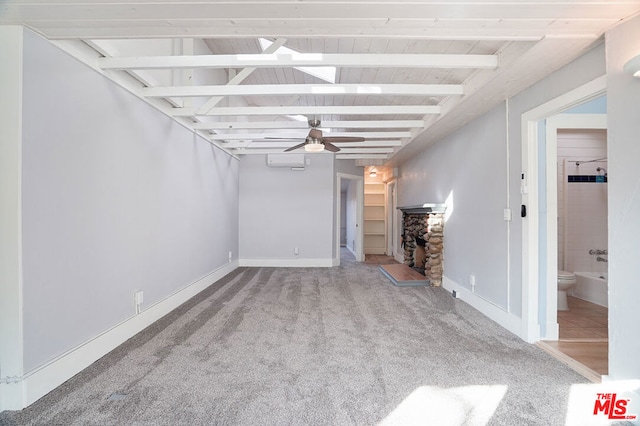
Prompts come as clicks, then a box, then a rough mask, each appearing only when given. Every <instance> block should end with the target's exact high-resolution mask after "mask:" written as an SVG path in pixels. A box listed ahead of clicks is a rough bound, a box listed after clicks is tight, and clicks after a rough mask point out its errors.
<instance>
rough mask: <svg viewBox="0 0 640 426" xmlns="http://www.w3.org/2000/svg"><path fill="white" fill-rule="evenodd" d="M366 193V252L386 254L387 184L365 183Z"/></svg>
mask: <svg viewBox="0 0 640 426" xmlns="http://www.w3.org/2000/svg"><path fill="white" fill-rule="evenodd" d="M364 194H365V195H364V252H365V254H385V252H386V245H387V238H386V237H387V235H386V218H385V214H386V206H385V186H384V184H382V183H367V184H365V185H364Z"/></svg>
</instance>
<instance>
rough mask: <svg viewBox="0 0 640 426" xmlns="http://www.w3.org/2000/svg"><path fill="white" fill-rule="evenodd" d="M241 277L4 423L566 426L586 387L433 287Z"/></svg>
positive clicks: (267, 271) (363, 271)
mask: <svg viewBox="0 0 640 426" xmlns="http://www.w3.org/2000/svg"><path fill="white" fill-rule="evenodd" d="M345 257H346V258H343V261H342V263H343V264H342V266H340V267H336V268H329V269H328V268H318V269H314V268H239V269H237V270H236V271H234V272H233V273H232V274H230V275H228V276H227V277H225V278H224V279H222V280H221V281H219V282H218V283H216V284H214V285H213V286H212V287H211V288H209V289H207V290H206V291H205V292H203V293H202V294H200V295H199V296H197V297H196V298H195V299H193V300H191V301H189V302H188V303H186V304H185V305H183V306H181V307H180V308H178V309H177V310H176V311H174V312H172V313H171V314H169V315H168V316H166V317H165V318H163V319H162V320H161V321H159V322H157V323H156V324H154V325H153V326H151V327H150V328H148V329H147V330H145V331H143V332H142V333H140V334H139V335H137V336H135V337H134V338H132V339H131V340H129V341H128V342H126V343H125V344H124V345H122V346H121V347H119V348H117V349H116V350H114V351H113V352H112V353H110V354H108V355H107V356H105V357H104V358H102V359H100V360H99V361H98V362H96V363H94V364H93V365H92V366H91V367H89V368H88V369H86V370H85V371H83V372H81V373H80V374H78V375H77V376H75V377H73V378H72V379H71V380H69V381H68V382H66V383H65V384H63V385H62V386H60V387H59V388H58V389H56V390H54V391H53V392H51V393H50V394H48V395H47V396H45V397H44V398H42V399H41V400H39V401H38V402H36V403H35V404H33V405H32V406H30V407H29V408H27V409H25V410H22V411H19V412H9V411H5V412H3V413H1V414H0V424H2V425H14V424H18V425H22V424H35V425H80V424H82V425H198V424H202V425H214V424H219V425H309V424H311V425H371V424H379V423H382V424H384V425H393V424H402V425H405V424H437V425H444V424H452V425H463V424H465V425H475V424H504V425H516V424H517V425H545V426H546V425H560V424H564V420H565V415H566V406H567V401H568V394H569V387H570V386H571V384H574V383H586V382H587V381H586V380H585V379H584V378H582V377H581V376H579V375H578V374H576V373H574V372H573V371H572V370H570V369H569V368H568V367H566V366H564V365H563V364H561V363H560V362H558V361H556V360H554V359H553V358H551V357H550V356H549V355H547V354H546V353H544V352H543V351H542V350H540V349H538V348H537V347H535V346H532V345H529V344H526V343H524V342H523V341H521V340H520V339H519V338H517V337H516V336H514V335H512V334H510V333H509V332H507V331H505V330H504V329H502V328H501V327H499V326H498V325H496V324H495V323H493V322H492V321H490V320H489V319H487V318H486V317H484V316H482V315H481V314H479V313H478V312H477V311H475V310H474V309H473V308H471V307H470V306H468V305H466V304H465V303H464V302H462V301H460V300H457V299H454V298H452V297H451V295H450V294H449V293H447V292H446V291H445V290H443V289H441V288H425V287H419V288H418V287H404V288H400V287H394V286H393V285H391V284H390V282H389V281H388V280H387V279H386V278H385V277H384V276H383V275H382V274H381V273H380V272H379V271H378V267H377V266H376V265H368V264H358V263H356V262H354V261H353V258H352V257H350V256H348V254H345Z"/></svg>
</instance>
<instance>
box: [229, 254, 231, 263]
mask: <svg viewBox="0 0 640 426" xmlns="http://www.w3.org/2000/svg"><path fill="white" fill-rule="evenodd" d="M229 263H231V252H229Z"/></svg>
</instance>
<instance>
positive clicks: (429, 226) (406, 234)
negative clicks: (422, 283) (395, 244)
mask: <svg viewBox="0 0 640 426" xmlns="http://www.w3.org/2000/svg"><path fill="white" fill-rule="evenodd" d="M398 209H399V210H401V211H402V246H403V248H404V264H405V265H407V266H409V267H411V268H412V269H414V270H416V271H418V272H419V273H421V274H423V275H424V276H425V277H427V278H428V279H429V282H430V284H431V285H432V286H440V285H442V272H443V260H444V258H443V238H444V210H445V206H444V204H423V205H420V206H410V207H398Z"/></svg>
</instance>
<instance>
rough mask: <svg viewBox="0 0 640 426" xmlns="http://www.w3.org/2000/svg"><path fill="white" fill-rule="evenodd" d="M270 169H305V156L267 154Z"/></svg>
mask: <svg viewBox="0 0 640 426" xmlns="http://www.w3.org/2000/svg"><path fill="white" fill-rule="evenodd" d="M267 166H269V167H291V168H299V167H304V154H267Z"/></svg>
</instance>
